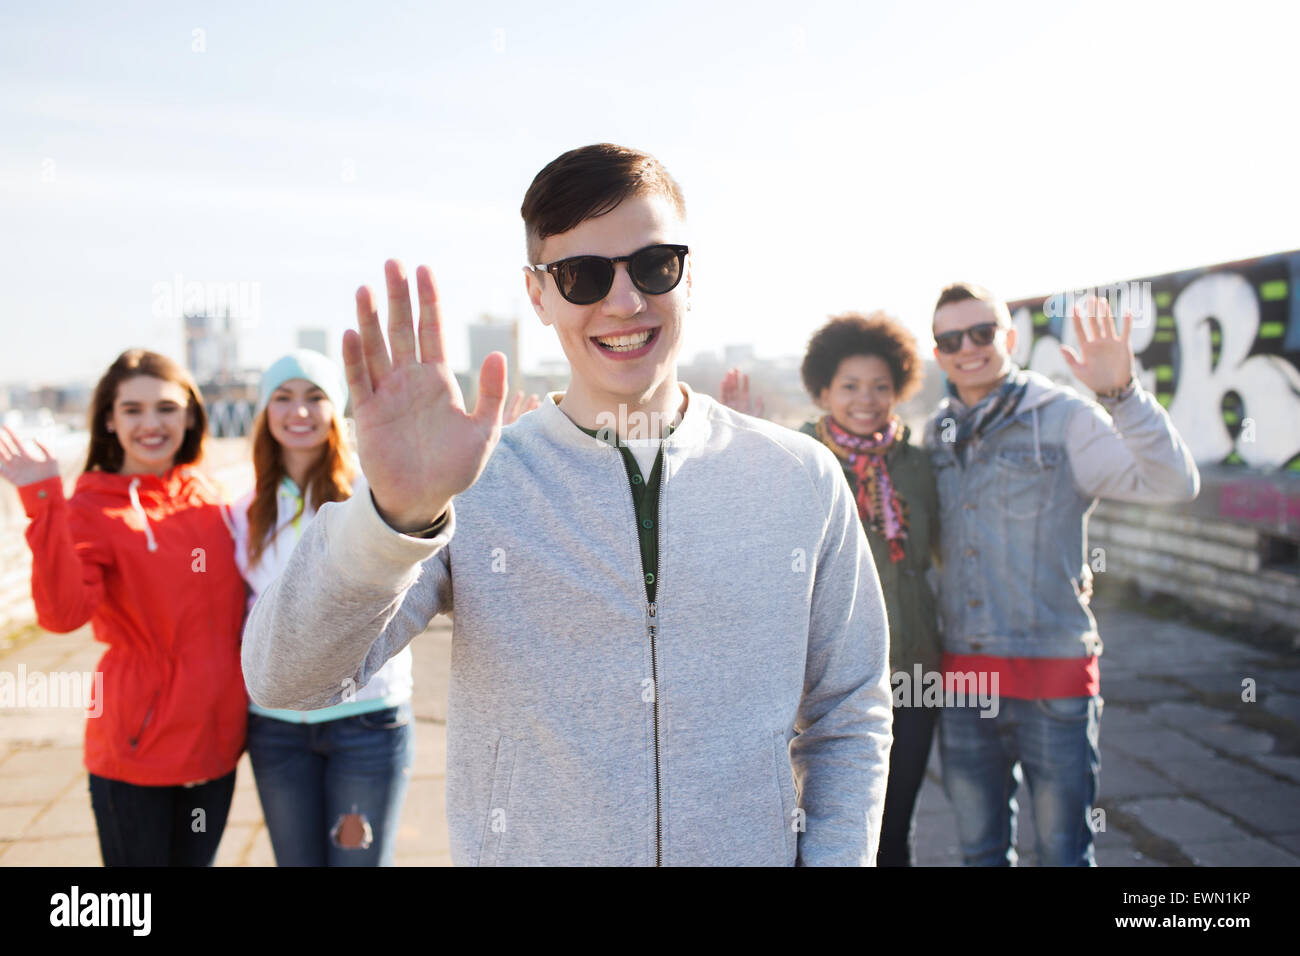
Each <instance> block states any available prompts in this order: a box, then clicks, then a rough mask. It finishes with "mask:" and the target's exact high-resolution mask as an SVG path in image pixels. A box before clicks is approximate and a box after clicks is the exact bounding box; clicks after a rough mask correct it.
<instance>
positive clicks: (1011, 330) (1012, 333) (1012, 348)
mask: <svg viewBox="0 0 1300 956" xmlns="http://www.w3.org/2000/svg"><path fill="white" fill-rule="evenodd" d="M1015 354H1016V327H1015V326H1014V325H1012V326H1008V328H1007V357H1008V358H1010V357H1011V356H1012V355H1015Z"/></svg>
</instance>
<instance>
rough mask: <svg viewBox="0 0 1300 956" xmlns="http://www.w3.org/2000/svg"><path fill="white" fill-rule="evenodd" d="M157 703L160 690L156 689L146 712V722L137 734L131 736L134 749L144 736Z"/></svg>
mask: <svg viewBox="0 0 1300 956" xmlns="http://www.w3.org/2000/svg"><path fill="white" fill-rule="evenodd" d="M156 703H158V692H157V691H154V694H153V699H152V700H150V701H149V709H148V710H147V711H145V713H144V723H142V724H141V725H140V729H139V730H137V731H136V732H135V736H134V737H132V738H131V749H132V750H134V749H135V745H136V744H138V743H139V742H140V738H141V737H142V736H144V729H145V728H146V727H148V726H149V718H151V717H152V716H153V708H154V704H156Z"/></svg>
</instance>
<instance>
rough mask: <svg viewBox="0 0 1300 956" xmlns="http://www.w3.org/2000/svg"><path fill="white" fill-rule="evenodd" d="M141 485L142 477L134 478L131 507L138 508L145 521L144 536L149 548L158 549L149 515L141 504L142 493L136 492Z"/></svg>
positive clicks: (137, 511) (132, 480)
mask: <svg viewBox="0 0 1300 956" xmlns="http://www.w3.org/2000/svg"><path fill="white" fill-rule="evenodd" d="M139 487H140V479H139V478H132V479H131V488H130V492H131V507H132V508H134V509H135V510H136V513H137V514H139V515H140V520H141V521H143V522H144V536H145V539H146V540H147V541H148V542H149V550H150V551H157V550H158V542H157V541H155V540H154V537H153V529H152V528H150V527H149V516H148V515H147V514H145V513H144V508H143V507H142V506H141V505H140V495H139V494H138V493H137V492H136V489H137V488H139Z"/></svg>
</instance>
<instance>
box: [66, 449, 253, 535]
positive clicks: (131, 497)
mask: <svg viewBox="0 0 1300 956" xmlns="http://www.w3.org/2000/svg"><path fill="white" fill-rule="evenodd" d="M76 495H77V496H83V495H84V496H86V497H88V498H91V499H93V500H94V502H95V505H96V507H100V508H105V507H114V506H117V507H121V506H126V507H129V508H131V510H133V511H134V512H135V513H136V514H137V515H138V516H139V517H140V520H141V522H142V525H143V529H144V535H145V542H146V546H147V547H148V549H149V550H150V551H156V550H157V549H158V545H157V542H156V541H155V539H154V533H153V528H152V526H151V525H150V523H149V515H148V513H147V512H146V510H145V506H146V505H151V506H155V507H156V506H159V505H162V504H164V503H166V502H173V503H176V504H186V505H203V504H215V505H218V506H219V507H220V510H221V518H222V520H223V521H224V522H225V524H226V529H227V530H228V531H230V535H231V537H232V538H233V537H234V534H235V532H234V526H233V525H232V524H231V521H230V515H228V514H227V506H226V494H225V492H224V491H223V490H222V489H221V488H220V487H218V486H216V485H214V484H213V483H212V482H211V481H210V480H209V479H208V478H206V477H205V476H204V475H203V473H202V472H201V471H199V470H198V469H197V468H195V467H193V466H192V465H177V466H175V467H173V468H172V469H170V470H169V471H167V472H166V473H164V474H163V475H161V476H158V475H122V474H118V473H116V472H107V471H87V472H83V473H82V475H81V476H80V477H79V478H78V479H77V487H76Z"/></svg>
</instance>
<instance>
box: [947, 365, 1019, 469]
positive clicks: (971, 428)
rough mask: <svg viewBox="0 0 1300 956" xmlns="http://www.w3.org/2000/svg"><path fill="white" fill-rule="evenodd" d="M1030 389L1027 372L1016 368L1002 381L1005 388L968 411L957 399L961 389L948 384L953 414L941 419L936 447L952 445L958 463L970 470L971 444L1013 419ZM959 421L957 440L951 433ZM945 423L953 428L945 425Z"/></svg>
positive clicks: (949, 404) (996, 389) (1002, 386)
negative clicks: (967, 457) (967, 463)
mask: <svg viewBox="0 0 1300 956" xmlns="http://www.w3.org/2000/svg"><path fill="white" fill-rule="evenodd" d="M1028 387H1029V376H1028V375H1026V374H1025V371H1024V369H1020V368H1013V369H1012V370H1011V371H1010V373H1008V374H1007V377H1006V378H1005V379H1003V380H1002V384H1001V385H999V386H998V387H997V388H995V389H993V391H991V392H989V393H988V394H987V395H985V396H984V397H983V398H981V399H980V400H979V401H978V402H976V403H975V404H974V406H972V407H971V408H967V407H966V406H965V405H964V404H963V403H962V400H961V398H959V397H958V395H957V389H955V388H953V385H952V383H951V382H949V383H948V396H949V401H948V407H949V408H950V409H951V410H952V413H953V414H952V415H951V416H946V415H939V416H938V417H936V418H935V422H934V439H935V442H936V444H937V443H940V442H952V443H953V451H954V452H955V453H956V455H957V462H958V463H959V464H960V465H961V466H962V467H963V468H965V467H966V450H967V449H968V448H969V447H970V445H971V442H973V441H975V440H976V439H979V438H982V437H983V436H984V435H985V434H987V433H988V432H990V431H992V430H993V428H994V427H995V426H996V425H998V424H1000V423H1001V422H1002V421H1003V420H1005V419H1007V418H1010V417H1011V416H1012V415H1014V414H1015V411H1016V406H1018V405H1019V404H1020V399H1021V398H1022V397H1024V394H1025V389H1026V388H1028ZM953 418H955V419H956V423H957V435H956V438H953V436H952V435H951V434H950V433H948V428H949V426H950V425H951V422H952V419H953ZM945 421H947V422H948V423H949V424H948V425H945V424H944V423H945Z"/></svg>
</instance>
